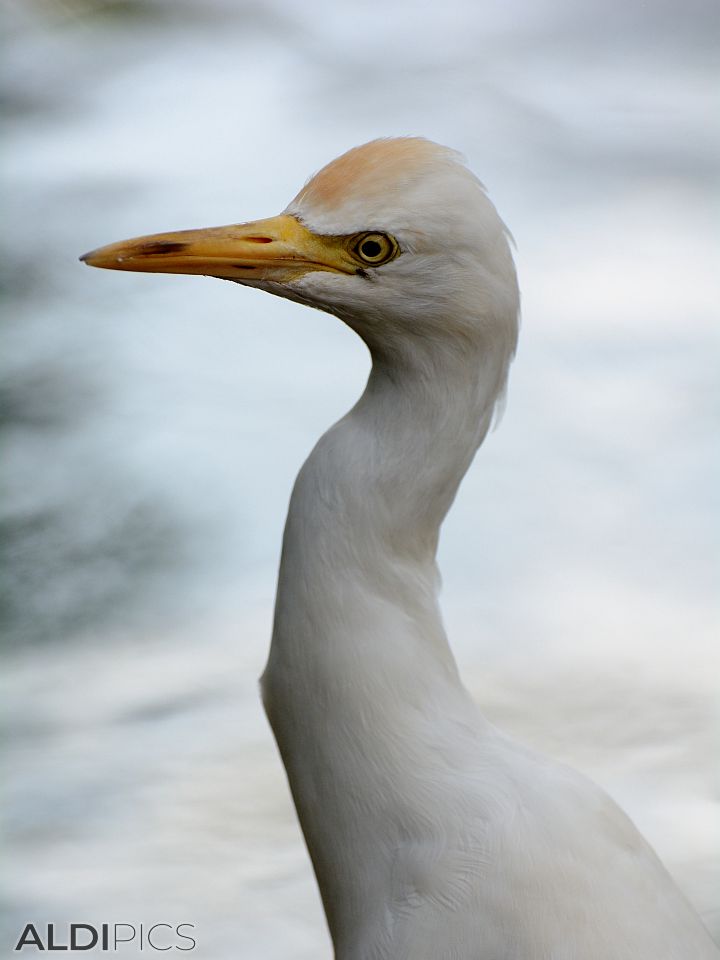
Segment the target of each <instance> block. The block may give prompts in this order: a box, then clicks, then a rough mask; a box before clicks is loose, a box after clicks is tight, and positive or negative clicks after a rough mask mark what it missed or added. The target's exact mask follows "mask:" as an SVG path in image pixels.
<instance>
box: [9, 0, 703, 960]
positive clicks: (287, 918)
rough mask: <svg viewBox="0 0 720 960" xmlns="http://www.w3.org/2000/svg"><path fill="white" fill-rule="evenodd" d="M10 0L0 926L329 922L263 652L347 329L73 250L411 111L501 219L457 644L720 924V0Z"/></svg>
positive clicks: (192, 211)
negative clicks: (715, 254)
mask: <svg viewBox="0 0 720 960" xmlns="http://www.w3.org/2000/svg"><path fill="white" fill-rule="evenodd" d="M5 7H6V23H7V27H8V29H6V31H5V41H4V43H5V46H6V49H5V51H4V56H3V57H2V62H3V67H2V70H3V75H4V106H5V109H6V112H7V118H6V122H5V146H4V150H3V158H2V159H3V167H4V180H5V185H6V186H5V202H4V206H5V215H6V222H8V223H9V229H7V230H6V237H5V249H4V253H3V258H2V273H3V277H4V293H3V300H4V304H3V305H4V318H5V319H4V321H3V323H4V349H3V354H2V366H3V371H4V376H3V387H2V394H3V396H2V399H3V421H2V424H3V434H4V444H3V445H4V453H5V458H4V463H5V472H4V490H5V494H4V497H3V500H2V507H1V509H2V514H1V520H2V524H3V527H4V533H5V536H6V542H7V544H8V552H9V554H10V559H11V561H12V566H11V572H10V574H9V576H8V577H6V578H5V582H4V584H3V588H2V614H3V617H4V621H5V631H4V635H5V638H6V640H5V643H6V648H7V649H6V655H5V666H4V671H3V678H2V684H3V694H4V695H3V702H4V705H5V709H6V710H7V713H8V715H9V724H10V728H11V730H12V738H11V740H10V743H9V745H8V747H7V749H6V754H5V759H6V767H7V772H8V788H7V790H6V807H7V812H6V818H5V819H6V826H7V829H8V835H9V843H8V855H9V857H10V858H11V859H12V869H11V870H6V871H5V875H4V896H5V901H6V907H7V909H6V911H5V913H6V919H7V928H6V930H5V932H4V934H3V943H5V942H7V943H10V941H11V940H12V941H13V942H14V939H13V938H15V939H16V938H17V935H18V934H19V930H20V929H21V928H22V926H23V925H24V923H26V922H28V921H31V920H34V921H37V922H38V923H43V924H44V923H45V922H48V921H55V922H58V923H61V922H66V921H74V922H91V923H92V922H95V923H100V922H103V921H106V922H121V921H123V922H124V921H129V922H140V921H141V920H145V921H151V922H152V921H155V922H158V921H163V922H164V921H169V922H172V923H179V922H191V923H195V924H196V925H197V933H198V943H199V946H198V948H197V950H196V951H195V952H194V955H195V956H198V957H202V958H208V960H226V958H227V960H229V958H233V960H238V958H252V957H262V958H264V960H273V958H287V957H293V958H297V960H318V958H322V957H329V956H330V948H329V943H328V940H327V936H326V933H325V928H324V921H323V919H322V915H321V911H320V907H319V902H318V898H317V895H316V892H315V888H314V883H313V879H312V876H311V871H310V867H309V864H308V861H307V857H306V854H305V852H304V849H303V846H302V842H301V839H300V834H299V830H298V828H297V826H296V823H295V819H294V814H293V811H292V807H291V804H290V800H289V796H288V792H287V789H286V786H285V783H284V778H283V774H282V770H281V767H280V763H279V760H278V758H277V756H276V754H275V750H274V746H273V743H272V740H271V737H270V734H269V731H268V728H267V726H266V723H265V721H264V718H263V715H262V711H261V707H260V703H259V700H258V696H257V689H256V678H257V677H258V675H259V674H260V671H261V669H262V666H263V662H264V657H265V653H266V649H267V643H268V638H269V631H270V619H271V610H272V595H273V590H274V579H275V570H276V563H277V556H278V549H279V541H280V536H281V530H282V522H283V519H284V510H285V507H286V503H287V498H288V494H289V491H290V487H291V484H292V480H293V477H294V474H295V472H296V470H297V468H298V466H299V464H300V463H301V461H302V459H303V457H304V456H305V455H306V453H307V452H308V450H309V449H310V447H311V446H312V444H313V442H314V440H315V439H316V437H317V436H318V435H319V434H320V433H321V432H322V430H324V429H325V428H326V427H327V426H328V425H329V424H330V423H331V422H332V421H333V420H334V419H336V418H337V417H338V416H339V415H341V414H342V413H343V412H344V410H345V409H346V408H347V407H348V406H350V405H351V403H352V402H353V401H354V399H355V398H356V396H357V395H358V393H359V392H360V390H361V388H362V385H363V380H364V377H365V375H366V373H367V363H368V361H367V357H366V355H365V352H364V349H363V348H362V346H361V345H360V344H359V343H358V342H356V341H355V339H354V337H353V336H352V334H350V333H349V332H348V331H347V330H345V329H344V328H343V327H342V325H341V324H339V323H338V322H337V321H334V320H333V319H332V318H331V317H328V316H324V315H321V314H319V313H313V312H312V311H309V310H306V309H303V308H301V307H299V306H297V305H294V304H291V303H286V302H283V301H279V300H277V301H275V300H273V299H272V298H270V297H267V296H266V295H263V294H260V293H258V292H255V291H251V290H244V289H241V288H239V287H236V286H234V285H231V284H223V283H219V282H216V281H211V280H206V279H203V278H186V277H162V276H151V275H148V276H141V275H138V276H134V275H132V274H126V275H122V274H117V275H116V274H113V273H107V272H101V271H90V270H88V269H86V268H84V267H82V266H81V265H80V264H78V262H77V256H78V255H79V254H80V253H82V252H83V251H85V250H87V249H90V248H92V247H95V246H98V245H100V244H103V243H106V242H109V241H112V240H116V239H120V238H122V237H125V236H132V235H136V234H140V233H147V232H154V231H157V230H164V229H176V228H183V227H189V226H203V225H210V224H218V223H226V222H232V221H239V220H245V219H252V218H256V217H262V216H268V215H271V214H274V213H277V212H279V211H280V210H281V209H282V208H283V207H284V206H285V204H286V202H287V201H288V200H289V199H290V197H291V196H293V195H294V193H295V191H296V190H297V188H298V186H299V185H300V184H301V183H302V181H303V180H304V178H305V177H306V176H307V175H308V174H309V173H311V172H312V171H313V170H315V169H317V168H318V167H320V166H321V165H322V164H323V163H324V162H326V161H327V160H329V159H330V158H332V157H333V156H335V155H337V154H338V153H339V152H341V151H342V150H344V149H346V148H348V147H350V146H352V145H355V144H357V143H360V142H363V141H365V140H367V139H370V138H372V137H376V136H380V135H391V134H403V133H413V134H423V135H425V136H429V137H431V138H433V139H436V140H439V141H441V142H445V143H448V144H450V145H452V146H454V147H457V148H459V149H460V150H462V151H463V152H464V153H465V154H466V155H467V156H468V158H469V161H470V164H471V166H472V167H473V169H474V170H475V171H476V172H477V173H478V174H479V175H480V176H481V178H482V179H483V180H484V181H485V182H486V184H487V185H488V188H489V190H490V193H491V196H492V197H493V199H494V200H495V202H496V204H497V206H498V207H499V209H500V211H501V213H502V214H503V216H504V217H505V219H506V220H507V222H508V224H509V226H510V227H511V229H512V231H513V233H514V235H515V238H516V240H517V244H518V252H517V261H518V268H519V272H520V278H521V286H522V290H523V312H524V319H523V331H522V341H521V347H520V351H519V355H518V358H517V360H516V363H515V366H514V369H513V373H512V378H511V384H510V394H509V403H508V408H507V412H506V415H505V418H504V421H503V423H502V426H501V428H500V429H499V431H497V432H496V433H494V434H492V435H491V436H490V438H489V439H488V441H487V443H486V446H485V448H484V449H483V450H482V451H481V453H480V455H479V456H478V459H477V461H476V463H475V465H474V466H473V468H472V470H471V472H470V474H469V475H468V477H467V479H466V481H465V483H464V485H463V488H462V490H461V493H460V496H459V498H458V501H457V503H456V505H455V507H454V509H453V511H452V513H451V515H450V517H449V519H448V521H447V523H446V526H445V530H444V535H443V542H442V548H441V558H440V559H441V565H442V568H443V573H444V580H445V589H444V610H445V615H446V620H447V624H448V629H449V632H450V634H451V638H452V640H453V644H454V647H455V649H456V652H457V655H458V659H459V660H460V663H461V667H462V669H463V671H464V675H465V677H466V678H467V682H468V684H469V685H470V687H471V689H472V690H473V692H474V693H475V694H476V696H477V697H478V699H479V700H480V701H481V702H482V703H483V704H484V707H485V709H486V712H487V713H488V714H489V715H490V716H491V718H492V719H493V720H495V721H496V722H497V723H499V724H501V725H503V726H504V727H505V728H506V729H508V730H510V731H513V732H514V733H516V734H518V735H520V736H522V737H523V738H524V739H526V740H527V741H528V742H530V743H532V744H533V745H535V746H536V747H538V748H540V749H543V750H546V751H548V752H549V753H551V754H553V755H554V756H557V757H559V758H562V759H564V760H568V761H570V762H571V763H573V764H575V765H576V766H578V767H579V768H581V769H582V770H584V771H585V772H586V773H588V774H590V775H591V776H592V777H594V778H595V779H596V780H598V781H599V782H600V783H602V784H603V785H604V786H605V787H606V788H607V789H608V790H609V791H610V792H611V793H612V794H613V796H614V797H615V798H616V799H618V800H619V801H620V803H621V804H622V805H623V806H624V807H625V808H626V809H627V810H628V812H629V813H630V814H631V816H632V817H633V818H634V819H635V820H636V822H637V823H638V825H639V826H640V827H641V829H642V830H643V832H644V833H645V834H646V835H647V836H648V837H649V839H650V840H651V841H652V842H653V843H654V845H655V846H656V848H657V849H658V851H659V852H660V854H661V855H662V856H663V858H664V859H665V861H666V862H667V864H668V866H669V867H670V869H671V870H672V872H673V873H674V874H675V876H676V877H677V879H678V882H679V883H680V884H681V885H682V886H683V888H684V889H685V890H686V891H687V893H688V896H689V897H690V898H691V899H692V900H693V902H694V903H695V904H696V905H697V907H698V909H699V910H701V912H702V913H703V915H704V916H705V919H706V921H707V922H708V924H709V925H710V926H711V927H713V928H714V930H715V931H716V932H718V931H719V930H720V923H719V917H718V913H717V912H716V910H715V907H716V904H715V902H714V899H715V897H714V895H715V891H714V889H713V883H712V879H713V876H716V875H717V854H718V849H719V848H720V831H719V830H718V820H717V816H716V813H717V795H716V793H714V792H713V784H712V781H711V776H710V771H709V767H710V762H711V755H712V733H711V729H712V728H711V723H710V715H711V705H712V696H713V688H712V684H713V666H716V660H717V656H716V653H715V651H714V649H713V646H712V641H711V631H712V628H713V626H714V624H715V622H716V616H715V613H716V611H715V609H714V606H713V599H712V593H711V580H712V576H711V573H712V570H713V563H714V560H715V556H716V555H715V552H714V549H713V534H712V530H711V520H710V518H711V517H712V516H713V498H714V496H715V495H716V489H717V488H718V487H717V483H716V482H715V481H716V479H717V478H716V477H714V474H715V473H716V472H717V471H716V467H717V463H716V460H715V453H714V451H713V445H712V444H711V439H714V436H713V434H714V429H715V426H716V424H715V416H714V411H713V406H712V396H711V393H712V391H711V382H712V380H711V377H712V375H713V366H714V363H715V346H716V343H715V341H716V334H715V331H714V330H713V327H712V325H711V306H712V307H714V306H715V304H716V303H717V297H718V290H717V287H716V286H715V282H714V281H713V279H712V272H711V269H710V256H711V250H712V247H713V234H712V227H711V201H712V199H713V198H712V190H713V176H714V173H713V169H714V166H715V164H716V160H717V142H716V139H715V132H716V125H714V124H713V123H712V121H711V118H712V116H713V113H712V108H713V103H712V97H713V90H714V85H713V79H714V78H713V57H714V50H715V49H716V43H717V33H718V17H717V13H716V12H715V11H714V9H713V4H712V3H710V2H709V0H708V2H707V3H703V2H698V0H694V2H688V0H683V2H682V3H680V2H679V0H658V2H654V3H652V4H648V3H642V2H639V0H636V2H633V0H630V2H628V0H624V2H619V0H612V2H608V0H604V2H600V0H597V2H596V0H585V2H583V3H581V4H578V3H571V2H570V0H565V2H563V0H542V2H531V0H511V2H500V0H495V2H489V3H482V4H478V3H474V2H470V0H467V2H462V0H447V2H445V3H443V4H427V5H425V4H422V5H418V4H413V3H410V2H409V0H399V2H395V3H393V4H388V3H379V2H367V3H365V4H362V5H356V4H345V3H338V2H337V0H306V2H305V3H303V4H286V3H282V2H281V0H264V2H262V3H259V2H251V0H247V2H245V0H240V2H232V0H208V2H201V0H194V2H192V0H182V2H180V0H178V2H171V0H166V2H161V0H156V2H151V0H145V2H140V0H136V2H123V3H119V2H109V0H106V2H101V0H64V2H62V3H61V2H59V0H57V2H52V0H45V2H41V0H15V2H14V3H6V4H5ZM8 949H9V948H8Z"/></svg>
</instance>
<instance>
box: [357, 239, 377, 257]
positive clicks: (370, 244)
mask: <svg viewBox="0 0 720 960" xmlns="http://www.w3.org/2000/svg"><path fill="white" fill-rule="evenodd" d="M360 252H361V253H362V255H363V256H364V257H367V258H368V260H374V259H375V257H379V256H380V254H381V253H382V247H381V246H380V244H379V243H378V242H377V240H363V242H362V244H361V245H360Z"/></svg>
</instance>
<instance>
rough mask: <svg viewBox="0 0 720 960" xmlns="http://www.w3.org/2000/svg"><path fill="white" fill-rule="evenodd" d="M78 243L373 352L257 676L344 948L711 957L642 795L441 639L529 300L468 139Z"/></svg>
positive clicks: (298, 547)
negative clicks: (516, 714)
mask: <svg viewBox="0 0 720 960" xmlns="http://www.w3.org/2000/svg"><path fill="white" fill-rule="evenodd" d="M83 259H84V260H85V262H87V263H89V264H91V265H92V266H96V267H108V268H110V269H113V270H140V271H150V272H154V273H189V274H205V275H208V276H213V277H221V278H224V279H231V280H235V281H237V282H239V283H241V284H245V285H247V286H253V287H259V288H260V289H262V290H267V291H269V292H270V293H274V294H277V295H278V296H281V297H287V298H289V299H291V300H296V301H298V302H300V303H303V304H307V305H309V306H312V307H317V308H319V309H321V310H325V311H328V312H329V313H332V314H335V315H336V316H337V317H339V318H340V319H341V320H343V321H344V322H345V323H346V324H348V325H349V326H350V327H351V328H352V329H353V330H354V331H355V332H356V333H357V334H359V336H360V337H361V338H362V339H363V340H364V341H365V343H366V344H367V346H368V348H369V350H370V354H371V356H372V370H371V373H370V376H369V379H368V383H367V386H366V388H365V391H364V393H363V394H362V396H361V397H360V399H359V400H358V402H357V403H356V404H355V406H354V407H353V408H352V410H350V412H349V413H348V414H347V415H346V416H345V417H343V418H342V420H340V421H339V423H337V424H335V426H333V427H332V428H331V429H330V430H328V432H327V433H326V434H325V435H324V436H323V437H322V438H321V439H320V441H319V442H318V444H317V446H316V447H315V449H314V450H313V451H312V453H311V454H310V457H309V458H308V460H307V462H306V463H305V465H304V466H303V467H302V469H301V471H300V474H299V476H298V478H297V481H296V483H295V487H294V490H293V493H292V498H291V502H290V508H289V513H288V518H287V524H286V527H285V536H284V542H283V549H282V559H281V563H280V574H279V583H278V592H277V602H276V608H275V622H274V629H273V637H272V646H271V649H270V656H269V659H268V663H267V667H266V669H265V672H264V675H263V677H262V693H263V700H264V704H265V708H266V711H267V715H268V718H269V720H270V724H271V726H272V729H273V731H274V734H275V738H276V740H277V743H278V746H279V749H280V753H281V755H282V760H283V763H284V765H285V769H286V771H287V776H288V780H289V783H290V788H291V790H292V795H293V798H294V801H295V806H296V808H297V813H298V817H299V819H300V823H301V826H302V829H303V832H304V835H305V840H306V842H307V846H308V850H309V852H310V856H311V858H312V862H313V865H314V868H315V874H316V876H317V881H318V884H319V887H320V892H321V895H322V900H323V904H324V907H325V913H326V915H327V920H328V924H329V927H330V933H331V936H332V940H333V943H334V947H335V956H336V958H337V960H705V958H708V960H709V958H716V960H717V958H718V957H719V956H720V952H719V951H718V950H717V948H716V947H715V945H714V944H713V942H712V940H711V939H710V937H709V935H708V933H707V931H706V930H705V928H704V926H703V924H702V923H701V921H700V920H699V918H698V917H697V916H696V914H695V913H694V912H693V910H692V908H691V907H690V906H689V905H688V903H687V902H686V900H685V898H684V897H683V895H682V894H681V893H680V891H679V890H678V889H677V887H676V886H675V884H674V882H673V880H672V879H671V878H670V876H669V874H668V873H667V871H666V870H665V868H664V867H663V865H662V864H661V863H660V861H659V859H658V858H657V856H656V855H655V853H654V852H653V850H652V849H651V848H650V847H649V845H648V844H647V843H646V842H645V840H644V839H643V838H642V837H641V836H640V834H639V833H638V831H637V829H636V828H635V827H634V825H633V824H632V823H631V822H630V821H629V819H628V818H627V816H626V815H625V814H624V813H623V812H622V811H621V810H620V809H619V808H618V807H617V806H616V805H615V803H614V802H613V801H612V800H611V799H610V798H609V797H608V796H607V795H606V794H605V793H604V792H603V791H602V790H601V789H600V788H599V787H597V786H595V785H594V784H593V783H591V782H590V781H589V780H587V779H586V778H585V777H584V776H582V775H581V774H579V773H576V772H575V771H573V770H571V769H569V768H568V767H566V766H564V765H562V764H560V763H556V762H554V761H552V760H550V759H547V758H545V757H543V756H541V755H539V754H537V753H536V752H534V751H533V750H530V749H529V748H527V747H525V746H523V745H522V744H520V743H518V742H516V741H515V740H513V739H511V738H510V737H508V736H506V735H505V734H503V733H501V732H500V731H498V730H497V729H496V728H495V727H493V726H492V725H491V724H490V723H489V722H488V721H487V720H486V719H485V718H484V717H483V715H482V713H481V712H480V710H479V709H478V707H477V706H476V704H475V703H474V702H473V700H472V699H471V698H470V696H469V694H468V692H467V691H466V689H465V688H464V687H463V685H462V683H461V680H460V678H459V676H458V671H457V667H456V664H455V661H454V659H453V655H452V653H451V650H450V647H449V646H448V642H447V639H446V636H445V631H444V629H443V625H442V620H441V617H440V612H439V609H438V603H437V592H438V582H439V577H438V571H437V567H436V562H435V555H436V548H437V543H438V534H439V529H440V525H441V523H442V520H443V518H444V517H445V514H446V513H447V511H448V509H449V507H450V505H451V504H452V502H453V499H454V497H455V494H456V492H457V489H458V485H459V483H460V481H461V479H462V477H463V475H464V474H465V472H466V471H467V469H468V467H469V466H470V463H471V461H472V459H473V457H474V455H475V452H476V451H477V449H478V447H479V445H480V444H481V443H482V441H483V438H484V437H485V435H486V433H487V431H488V429H489V427H490V425H491V423H492V420H493V416H494V412H495V410H496V407H497V404H498V401H499V399H500V398H501V397H502V395H503V392H504V389H505V383H506V379H507V374H508V367H509V365H510V362H511V359H512V357H513V353H514V350H515V344H516V339H517V332H518V302H519V301H518V289H517V282H516V278H515V269H514V265H513V260H512V256H511V253H510V248H509V244H508V233H507V230H506V228H505V226H504V225H503V223H502V221H501V220H500V218H499V216H498V214H497V212H496V211H495V208H494V207H493V205H492V203H491V202H490V200H489V199H488V197H487V195H486V193H485V190H484V189H483V187H482V185H481V184H480V182H479V181H478V180H477V179H476V178H475V176H474V175H473V174H472V173H471V172H470V171H469V170H468V169H467V168H466V167H465V166H464V164H463V163H462V161H461V159H460V157H459V156H458V154H456V153H455V152H454V151H452V150H449V149H447V148H445V147H441V146H439V145H437V144H435V143H432V142H430V141H428V140H424V139H420V138H414V137H408V138H399V139H387V140H375V141H373V142H371V143H367V144H365V145H364V146H361V147H356V148H355V149H353V150H350V151H349V152H348V153H346V154H344V155H343V156H341V157H339V158H338V159H336V160H334V161H333V162H332V163H330V164H329V165H328V166H326V167H325V168H324V169H322V170H321V171H320V172H319V173H318V174H317V175H316V176H314V177H313V178H312V179H311V180H310V181H309V182H308V183H307V184H306V185H305V186H304V187H303V188H302V190H301V191H300V192H299V193H298V195H297V196H296V197H295V199H294V200H293V201H292V202H291V203H290V205H289V206H288V207H287V209H286V210H285V211H284V213H282V214H281V215H280V216H277V217H273V218H271V219H268V220H259V221H256V222H254V223H245V224H239V225H238V224H234V225H232V226H227V227H217V228H212V229H205V230H187V231H181V232H177V233H164V234H156V235H153V236H145V237H140V238H138V239H134V240H128V241H124V242H122V243H116V244H112V245H110V246H107V247H103V248H102V249H100V250H95V251H93V252H92V253H89V254H86V255H85V256H84V257H83Z"/></svg>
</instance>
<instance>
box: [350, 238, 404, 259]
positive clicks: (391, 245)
mask: <svg viewBox="0 0 720 960" xmlns="http://www.w3.org/2000/svg"><path fill="white" fill-rule="evenodd" d="M351 250H352V252H353V254H354V255H355V256H356V257H357V259H358V260H360V261H362V263H366V264H367V265H368V266H370V267H379V266H380V265H381V264H383V263H387V262H388V260H392V259H393V258H394V257H396V256H397V255H398V254H399V253H400V247H399V246H398V244H397V241H396V240H395V239H394V237H389V236H388V235H387V234H386V233H361V234H360V236H358V237H355V238H354V240H353V243H352V247H351Z"/></svg>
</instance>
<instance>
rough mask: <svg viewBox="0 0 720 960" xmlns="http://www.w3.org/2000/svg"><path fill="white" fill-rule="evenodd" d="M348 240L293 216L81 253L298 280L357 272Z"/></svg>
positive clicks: (88, 257) (116, 261)
mask: <svg viewBox="0 0 720 960" xmlns="http://www.w3.org/2000/svg"><path fill="white" fill-rule="evenodd" d="M346 240H347V238H344V237H334V236H322V235H319V234H315V233H313V232H312V231H311V230H308V228H307V227H306V226H304V224H302V223H301V222H300V221H299V220H296V219H295V217H291V216H288V215H287V214H281V215H280V216H279V217H271V218H270V219H268V220H256V221H255V222H253V223H240V224H232V225H230V226H227V227H208V228H207V229H204V230H179V231H177V232H175V233H156V234H152V235H150V236H147V237H136V238H135V239H133V240H122V241H121V242H120V243H111V244H109V245H108V246H107V247H100V248H99V249H98V250H92V251H91V252H90V253H86V254H83V256H82V257H80V259H81V260H82V261H84V262H85V263H87V264H89V265H90V266H91V267H103V268H105V269H106V270H133V271H140V272H143V273H191V274H202V275H204V276H209V277H222V278H223V279H228V280H241V281H242V280H275V281H278V282H280V283H282V282H286V281H288V280H294V279H296V278H297V277H300V276H302V275H303V274H304V273H308V272H309V271H313V270H325V271H329V272H331V273H345V274H354V273H356V272H357V269H358V266H357V263H356V262H355V261H353V259H352V257H351V256H350V253H349V251H348V249H347V246H346Z"/></svg>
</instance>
